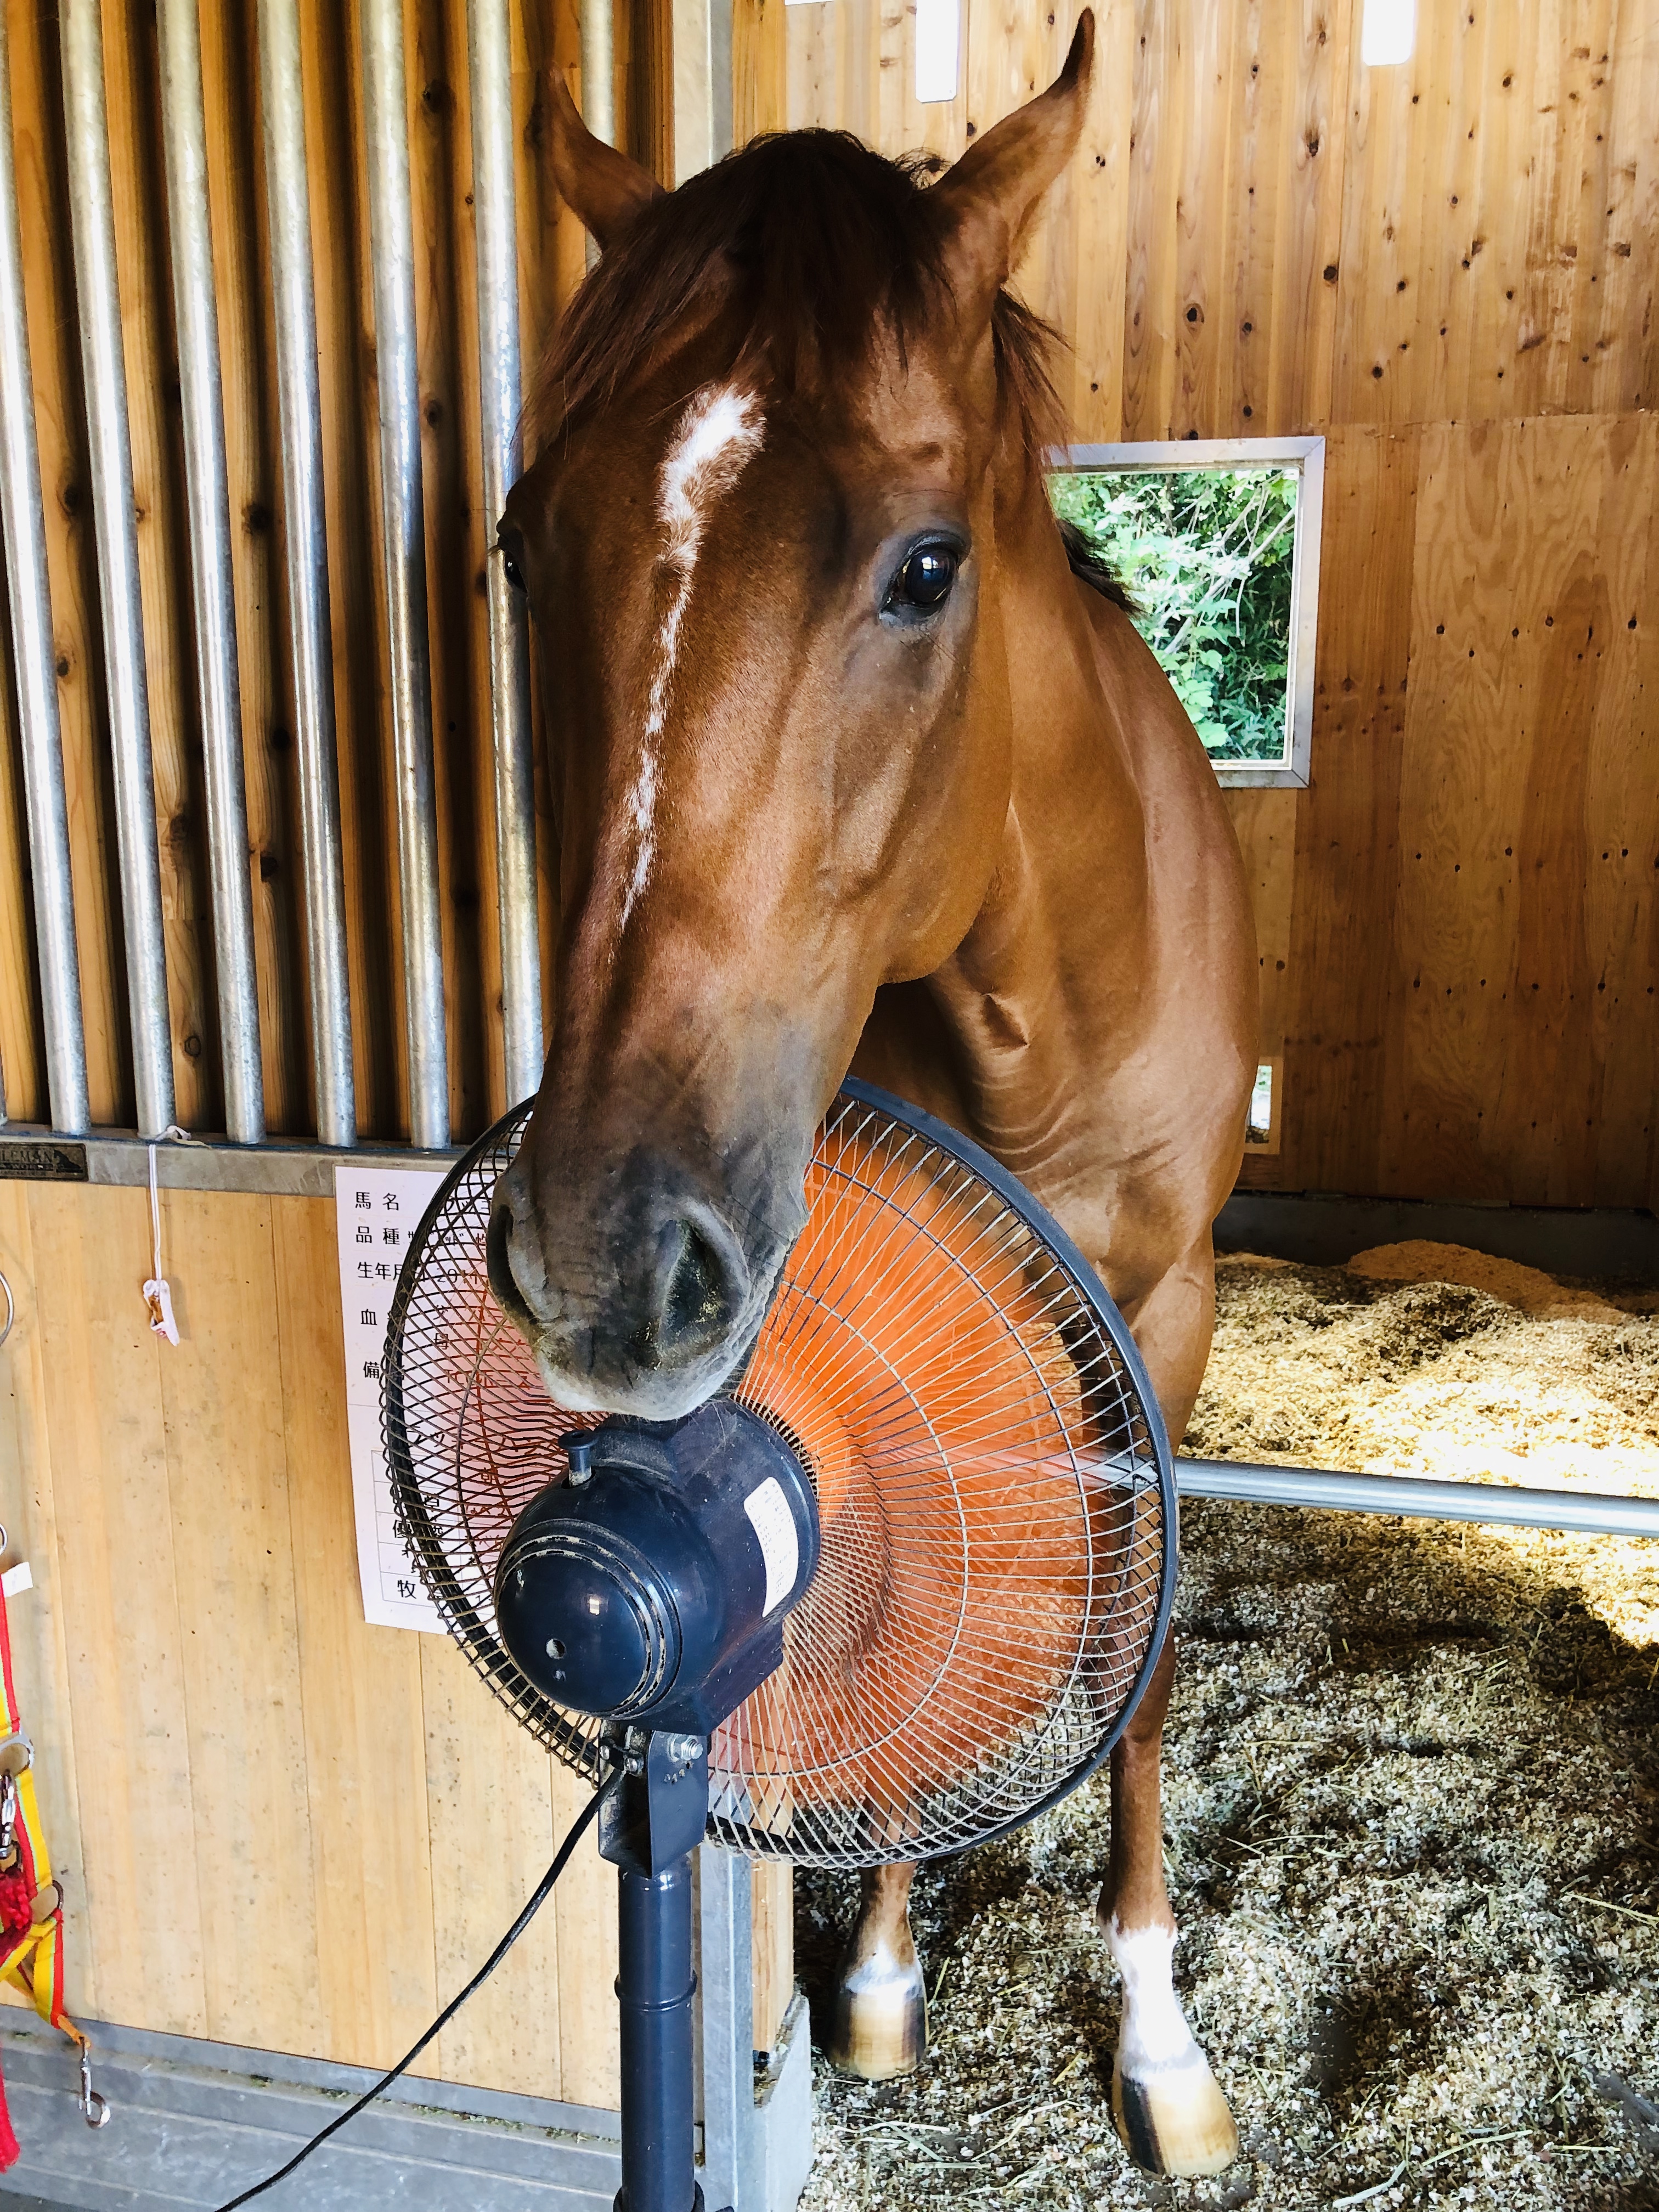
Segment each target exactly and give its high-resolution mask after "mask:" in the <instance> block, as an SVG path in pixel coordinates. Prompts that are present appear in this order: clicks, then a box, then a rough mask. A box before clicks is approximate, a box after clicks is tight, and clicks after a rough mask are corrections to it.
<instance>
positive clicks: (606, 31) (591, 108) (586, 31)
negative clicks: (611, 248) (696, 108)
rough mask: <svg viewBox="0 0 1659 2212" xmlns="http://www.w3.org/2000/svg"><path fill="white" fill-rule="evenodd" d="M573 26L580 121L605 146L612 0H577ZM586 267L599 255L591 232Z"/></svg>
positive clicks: (611, 112)
mask: <svg viewBox="0 0 1659 2212" xmlns="http://www.w3.org/2000/svg"><path fill="white" fill-rule="evenodd" d="M577 27H578V29H579V31H580V37H581V57H582V120H583V122H584V123H586V125H587V127H588V129H589V130H590V131H592V133H593V136H594V137H596V138H603V139H604V141H605V144H606V145H607V146H614V145H615V144H616V143H617V62H616V32H617V27H616V18H615V15H614V14H613V11H612V0H580V9H579V12H578V16H577ZM586 255H587V266H588V267H589V268H590V269H591V268H592V266H593V264H594V263H595V262H596V261H597V260H598V259H599V240H598V239H596V238H595V237H594V235H593V234H592V231H589V232H588V234H587V240H586Z"/></svg>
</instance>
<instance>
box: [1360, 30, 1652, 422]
mask: <svg viewBox="0 0 1659 2212" xmlns="http://www.w3.org/2000/svg"><path fill="white" fill-rule="evenodd" d="M1419 25H1420V29H1419V46H1418V51H1417V53H1416V55H1415V56H1414V57H1413V60H1412V61H1411V62H1410V63H1409V64H1406V65H1405V66H1404V67H1402V68H1399V69H1389V70H1367V69H1366V68H1365V67H1364V64H1363V62H1362V61H1361V60H1360V58H1359V55H1358V42H1357V41H1356V42H1355V49H1354V52H1353V56H1352V64H1351V70H1350V76H1349V107H1350V115H1351V125H1350V148H1351V150H1350V155H1349V172H1350V173H1349V178H1348V184H1347V189H1346V210H1345V220H1344V237H1343V252H1342V277H1341V300H1342V325H1341V336H1340V345H1339V361H1338V368H1337V373H1336V380H1335V386H1334V412H1335V415H1336V417H1337V419H1338V420H1340V421H1361V422H1364V421H1370V422H1431V421H1437V420H1440V419H1443V418H1449V417H1452V416H1456V417H1457V418H1459V419H1460V420H1469V419H1471V418H1473V419H1476V420H1483V419H1486V420H1489V419H1493V418H1497V417H1502V416H1520V415H1523V414H1533V413H1573V414H1596V413H1618V412H1624V411H1627V410H1633V409H1637V408H1643V407H1651V406H1652V405H1653V404H1654V398H1655V392H1656V378H1655V371H1656V357H1655V347H1656V343H1659V333H1656V331H1655V329H1654V326H1653V313H1652V303H1653V297H1654V260H1653V256H1652V252H1651V240H1652V237H1653V225H1654V222H1655V217H1656V206H1655V199H1656V192H1659V179H1656V167H1659V145H1656V140H1655V132H1654V128H1653V118H1654V116H1655V114H1656V113H1659V76H1656V70H1659V57H1656V42H1655V36H1654V32H1655V16H1654V10H1653V9H1652V7H1651V5H1650V4H1649V0H1635V4H1630V0H1626V4H1622V5H1621V4H1620V0H1555V4H1553V5H1547V6H1544V7H1541V8H1535V7H1529V6H1525V5H1522V0H1494V4H1493V5H1492V6H1491V7H1489V8H1481V9H1423V10H1422V11H1421V13H1420V15H1419ZM1642 240H1645V241H1647V243H1648V249H1649V251H1648V262H1647V266H1646V268H1645V269H1644V268H1643V267H1642V265H1641V264H1640V261H1639V258H1638V257H1639V255H1640V254H1641V252H1642V250H1643V249H1642V244H1641V243H1639V242H1638V241H1642Z"/></svg>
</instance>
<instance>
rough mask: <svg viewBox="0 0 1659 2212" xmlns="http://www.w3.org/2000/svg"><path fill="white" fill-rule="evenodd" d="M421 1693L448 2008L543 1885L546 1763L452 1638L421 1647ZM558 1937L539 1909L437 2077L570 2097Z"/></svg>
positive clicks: (450, 2034) (460, 2019) (448, 2042)
mask: <svg viewBox="0 0 1659 2212" xmlns="http://www.w3.org/2000/svg"><path fill="white" fill-rule="evenodd" d="M421 1682H422V1702H423V1705H424V1711H425V1716H426V1761H427V1805H428V1836H429V1841H428V1848H429V1850H430V1853H431V1858H432V1867H433V1885H432V1887H433V1913H434V1924H435V1930H436V1950H437V1961H438V1985H439V1990H440V1996H441V2000H442V2001H447V1999H448V1998H449V1997H451V1996H453V1994H454V1992H455V1991H456V1990H458V1989H459V1988H460V1987H461V1985H462V1984H463V1983H465V1981H467V1980H468V1979H469V1978H471V1975H472V1974H473V1973H475V1972H477V1968H478V1967H479V1966H482V1965H483V1961H484V1960H485V1959H486V1958H487V1957H488V1956H489V1953H490V1952H491V1951H492V1950H493V1949H494V1948H495V1945H496V1943H498V1942H500V1940H501V1936H502V1934H503V1933H504V1932H505V1930H506V1929H507V1927H508V1926H509V1925H510V1924H511V1923H512V1921H513V1918H514V1917H516V1915H517V1914H518V1912H519V1911H520V1909H521V1908H522V1906H523V1905H524V1903H525V1900H526V1899H527V1898H528V1897H529V1895H530V1893H531V1892H532V1890H533V1889H534V1888H535V1887H536V1884H537V1883H538V1881H540V1880H541V1878H542V1876H543V1875H544V1874H545V1873H546V1871H547V1869H548V1865H549V1863H550V1860H551V1859H552V1857H553V1853H554V1850H555V1849H556V1838H555V1835H554V1813H553V1805H552V1799H551V1790H550V1772H549V1762H548V1755H547V1753H546V1752H545V1751H544V1750H543V1749H541V1747H539V1746H538V1744H537V1743H536V1742H535V1741H534V1740H533V1738H532V1737H531V1736H530V1735H528V1734H527V1733H526V1731H525V1730H524V1729H522V1728H520V1725H519V1723H517V1722H516V1721H515V1720H514V1719H513V1716H512V1715H511V1714H510V1713H509V1712H508V1711H507V1709H506V1708H505V1706H503V1705H501V1702H500V1701H499V1699H496V1698H495V1697H493V1696H492V1695H491V1694H490V1692H489V1690H488V1689H487V1688H486V1687H485V1686H484V1685H483V1682H481V1681H480V1680H479V1679H478V1677H477V1675H476V1674H474V1673H473V1671H472V1669H471V1666H470V1665H469V1664H468V1662H467V1661H466V1660H465V1658H464V1657H463V1656H462V1655H461V1653H460V1652H459V1651H458V1650H456V1649H455V1647H454V1645H453V1644H451V1643H450V1641H449V1639H448V1638H447V1637H437V1636H427V1637H422V1639H421ZM561 1833H562V1831H561ZM555 1895H557V1892H556V1893H555ZM558 1934H559V1921H558V1918H557V1916H556V1914H555V1913H554V1912H553V1911H550V1910H549V1909H546V1908H544V1910H543V1911H541V1912H540V1913H538V1916H537V1917H536V1919H535V1921H534V1922H533V1923H532V1925H531V1926H530V1928H529V1929H526V1932H525V1934H524V1935H523V1936H520V1939H519V1941H518V1942H517V1944H516V1945H515V1946H514V1947H513V1949H512V1950H511V1951H510V1952H509V1953H508V1954H507V1957H506V1959H505V1960H503V1961H502V1963H501V1966H499V1967H498V1968H497V1969H496V1971H495V1973H494V1974H493V1975H492V1976H491V1977H490V1979H489V1981H488V1982H487V1983H486V1984H484V1986H483V1989H482V1990H479V1992H478V1994H477V1996H475V1997H473V1998H471V2000H470V2001H469V2002H468V2003H467V2005H466V2006H465V2008H464V2009H463V2010H462V2011H461V2012H460V2013H459V2015H458V2016H457V2017H456V2020H455V2021H454V2023H453V2026H451V2027H447V2028H446V2029H445V2030H444V2033H443V2036H442V2039H441V2071H442V2072H443V2073H444V2074H446V2075H448V2076H450V2077H451V2078H452V2079H453V2080H456V2081H477V2082H480V2083H482V2084H483V2086H484V2087H487V2088H498V2089H522V2090H527V2091H529V2092H531V2093H533V2094H535V2095H538V2096H544V2097H549V2096H550V2097H556V2096H562V2095H563V2096H568V2094H569V2092H568V2090H567V2089H566V2088H565V2087H564V2086H563V2069H562V2063H561V2061H562V2049H561V2018H560V2015H561V2012H562V2005H561V2002H560V1997H561V1990H560V1976H559V1964H560V1957H559V1954H560V1945H559V1941H558ZM574 1949H575V1950H576V1952H577V1954H580V1945H578V1946H576V1947H574Z"/></svg>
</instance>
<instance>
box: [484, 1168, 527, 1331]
mask: <svg viewBox="0 0 1659 2212" xmlns="http://www.w3.org/2000/svg"><path fill="white" fill-rule="evenodd" d="M512 1236H513V1208H512V1206H511V1205H510V1203H509V1202H508V1201H507V1199H505V1198H504V1197H502V1196H501V1194H500V1193H499V1192H498V1193H497V1194H496V1199H495V1205H494V1206H491V1207H490V1209H489V1229H488V1230H487V1231H485V1234H484V1260H485V1263H486V1266H487V1267H488V1269H489V1287H490V1289H491V1290H492V1291H494V1292H495V1303H496V1304H497V1305H498V1306H500V1308H501V1311H502V1312H503V1313H504V1314H506V1315H507V1316H508V1318H509V1319H511V1320H513V1321H515V1322H520V1324H522V1323H524V1322H528V1321H529V1320H530V1319H531V1318H532V1316H531V1312H530V1308H529V1305H528V1303H527V1302H526V1298H525V1295H524V1292H523V1291H521V1290H520V1288H519V1279H518V1277H517V1276H516V1275H515V1274H514V1273H513V1261H512V1258H511V1255H510V1253H509V1250H508V1247H509V1244H510V1243H511V1240H512Z"/></svg>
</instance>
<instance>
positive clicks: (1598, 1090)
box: [1380, 418, 1659, 1205]
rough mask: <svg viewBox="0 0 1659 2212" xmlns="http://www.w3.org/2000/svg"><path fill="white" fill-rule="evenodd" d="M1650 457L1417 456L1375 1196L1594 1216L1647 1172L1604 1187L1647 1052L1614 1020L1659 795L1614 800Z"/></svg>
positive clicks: (1538, 437) (1475, 445)
mask: <svg viewBox="0 0 1659 2212" xmlns="http://www.w3.org/2000/svg"><path fill="white" fill-rule="evenodd" d="M1654 452H1655V447H1654V438H1653V426H1652V424H1651V423H1650V422H1637V421H1633V420H1628V419H1627V420H1624V421H1620V420H1618V419H1617V418H1614V419H1612V420H1609V419H1607V418H1600V419H1595V418H1591V419H1583V418H1580V419H1577V420H1571V419H1569V420H1565V421H1553V422H1551V421H1545V422H1531V423H1519V424H1513V425H1504V426H1497V425H1480V426H1475V427H1472V428H1468V429H1461V428H1456V429H1455V428H1446V429H1443V430H1438V431H1437V432H1436V433H1434V434H1433V435H1432V436H1425V439H1424V441H1423V447H1422V457H1423V458H1422V472H1421V479H1420V484H1419V509H1418V536H1417V548H1416V578H1415V584H1414V590H1413V684H1412V695H1411V702H1410V706H1409V709H1408V713H1407V731H1406V744H1405V754H1404V760H1403V763H1402V766H1403V777H1402V791H1403V793H1404V798H1403V802H1402V806H1401V887H1402V888H1401V905H1400V908H1399V913H1398V921H1397V927H1398V932H1399V941H1400V946H1401V953H1402V956H1403V957H1404V960H1405V962H1406V963H1407V964H1408V965H1409V967H1410V969H1411V970H1412V995H1411V998H1410V1000H1408V1001H1407V1002H1406V1013H1405V1024H1404V1031H1403V1036H1402V1048H1401V1062H1400V1065H1399V1067H1398V1069H1397V1071H1396V1073H1395V1086H1396V1087H1395V1090H1394V1091H1393V1095H1392V1101H1391V1104H1392V1110H1389V1111H1388V1112H1387V1114H1386V1121H1387V1127H1388V1129H1389V1138H1388V1141H1387V1143H1386V1144H1385V1146H1384V1149H1383V1154H1382V1158H1381V1162H1380V1169H1381V1174H1382V1176H1383V1188H1389V1187H1394V1186H1397V1184H1398V1182H1400V1179H1401V1177H1402V1176H1411V1177H1413V1178H1422V1177H1425V1176H1426V1177H1428V1178H1430V1179H1431V1182H1430V1187H1431V1188H1433V1186H1434V1184H1435V1183H1438V1184H1440V1185H1441V1186H1442V1187H1443V1188H1450V1189H1453V1190H1455V1191H1457V1192H1459V1193H1460V1194H1472V1195H1477V1196H1488V1197H1504V1198H1509V1199H1511V1200H1516V1201H1517V1202H1522V1203H1533V1204H1545V1205H1582V1204H1586V1203H1589V1200H1590V1199H1591V1197H1592V1195H1593V1194H1594V1193H1595V1191H1596V1189H1597V1188H1598V1187H1600V1188H1607V1187H1608V1185H1609V1182H1613V1181H1617V1182H1622V1183H1623V1184H1624V1185H1625V1186H1626V1188H1628V1187H1629V1184H1630V1182H1631V1180H1632V1177H1634V1178H1635V1179H1636V1180H1637V1181H1638V1182H1639V1183H1645V1181H1646V1168H1647V1162H1646V1159H1645V1158H1641V1159H1639V1160H1631V1159H1627V1160H1625V1161H1624V1162H1622V1163H1621V1164H1620V1166H1619V1167H1615V1168H1614V1169H1613V1175H1612V1176H1608V1175H1607V1172H1606V1166H1604V1165H1603V1164H1602V1163H1601V1158H1600V1155H1601V1136H1602V1125H1603V1119H1604V1117H1603V1112H1602V1106H1603V1098H1604V1094H1605V1092H1606V1090H1607V1085H1608V1082H1609V1079H1610V1078H1611V1079H1612V1081H1613V1083H1614V1085H1616V1086H1617V1087H1618V1088H1619V1090H1620V1092H1621V1094H1623V1095H1626V1096H1629V1095H1630V1094H1631V1093H1632V1091H1633V1090H1635V1089H1636V1088H1637V1087H1638V1085H1639V1084H1640V1082H1641V1081H1643V1080H1644V1079H1646V1078H1647V1077H1648V1076H1649V1074H1650V1071H1651V1068H1652V1064H1653V1063H1652V1057H1651V1052H1650V1048H1649V1047H1648V1040H1647V1038H1646V1036H1645V1034H1644V1026H1643V1025H1641V1024H1630V1023H1629V1022H1627V1021H1626V1022H1617V1021H1614V1020H1612V1019H1609V1018H1607V1017H1606V1016H1604V1015H1603V1014H1602V1012H1601V1008H1600V1006H1599V1004H1598V1002H1600V1001H1602V1000H1605V997H1606V989H1607V980H1608V968H1609V964H1610V963H1609V954H1610V953H1611V952H1613V950H1614V947H1615V945H1617V944H1618V943H1619V942H1620V941H1621V940H1623V941H1626V942H1629V941H1634V940H1636V939H1639V938H1641V937H1642V936H1643V935H1644V931H1643V930H1642V927H1641V924H1642V921H1643V918H1644V917H1643V908H1644V904H1645V898H1644V893H1646V894H1647V895H1648V896H1650V892H1648V887H1647V885H1646V884H1640V885H1639V887H1638V875H1639V874H1640V873H1642V872H1641V871H1640V870H1639V869H1638V868H1632V866H1630V860H1631V857H1632V851H1631V848H1632V846H1633V847H1634V848H1635V849H1636V850H1637V851H1638V852H1639V851H1641V850H1642V849H1643V848H1652V847H1653V845H1654V844H1655V842H1656V840H1659V806H1656V805H1655V803H1654V801H1653V799H1652V797H1651V784H1650V785H1649V787H1648V791H1647V792H1646V793H1637V792H1635V791H1633V790H1630V789H1626V788H1623V787H1622V786H1623V775H1622V773H1621V771H1622V769H1623V766H1624V763H1625V759H1626V743H1627V738H1628V735H1629V721H1628V716H1629V713H1630V708H1631V703H1632V693H1633V691H1634V687H1635V680H1636V676H1637V671H1638V656H1639V655H1640V653H1641V652H1642V647H1641V646H1640V644H1639V642H1638V635H1639V630H1640V627H1641V619H1642V617H1643V616H1644V615H1646V614H1647V613H1648V606H1649V604H1650V602H1649V601H1648V599H1647V592H1648V582H1647V573H1646V572H1647V566H1648V551H1647V541H1648V533H1647V532H1644V530H1643V529H1642V528H1641V527H1640V526H1639V523H1638V520H1637V518H1638V516H1640V515H1644V514H1650V513H1651V511H1652V497H1653V489H1652V487H1653V471H1654ZM1615 603H1616V604H1617V605H1618V606H1619V607H1620V609H1621V610H1625V611H1624V612H1622V613H1621V614H1620V615H1619V616H1615V614H1614V611H1613V609H1614V605H1615ZM1498 608H1502V609H1503V610H1504V611H1505V612H1507V613H1508V615H1509V616H1510V628H1509V630H1508V632H1507V634H1504V631H1503V630H1502V629H1501V628H1500V627H1499V626H1498V624H1496V623H1493V621H1492V613H1493V611H1495V610H1497V609H1498ZM1632 619H1634V620H1635V621H1636V623H1637V628H1636V629H1632V628H1631V627H1630V624H1631V623H1632ZM1608 769H1612V770H1613V775H1612V776H1611V778H1609V777H1608V775H1607V770H1608ZM1593 784H1594V785H1595V787H1596V797H1595V801H1594V802H1592V797H1591V793H1592V786H1593ZM1609 785H1611V788H1609ZM1615 792H1616V793H1617V794H1618V795H1617V797H1616V798H1615V797H1614V796H1613V793H1615ZM1610 802H1611V803H1610ZM1615 838H1616V839H1617V840H1618V843H1617V845H1615V844H1614V842H1613V840H1614V839H1615ZM1646 873H1648V874H1650V873H1651V866H1649V869H1648V870H1647V871H1646ZM1592 897H1594V898H1595V912H1596V921H1595V940H1596V941H1595V944H1594V945H1592V942H1591V936H1590V931H1591V920H1590V911H1589V909H1590V901H1591V899H1592ZM1622 965H1623V963H1614V969H1615V972H1614V981H1615V985H1616V986H1619V985H1622V987H1623V990H1624V991H1626V992H1627V991H1628V990H1629V988H1630V981H1631V979H1630V977H1629V974H1628V970H1625V971H1624V972H1623V973H1622V974H1621V973H1620V972H1619V971H1620V969H1621V968H1622ZM1632 1060H1633V1066H1630V1063H1631V1062H1632ZM1627 1066H1629V1072H1628V1073H1626V1068H1627ZM1609 1134H1610V1135H1612V1136H1613V1143H1614V1144H1615V1145H1620V1146H1622V1145H1623V1144H1625V1143H1627V1142H1629V1141H1630V1140H1631V1137H1632V1132H1630V1131H1628V1130H1626V1131H1624V1132H1621V1133H1618V1134H1613V1133H1612V1132H1609ZM1606 1165H1607V1166H1610V1165H1612V1164H1611V1163H1607V1164H1606ZM1598 1170H1600V1171H1598ZM1626 1202H1629V1201H1628V1200H1626Z"/></svg>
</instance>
